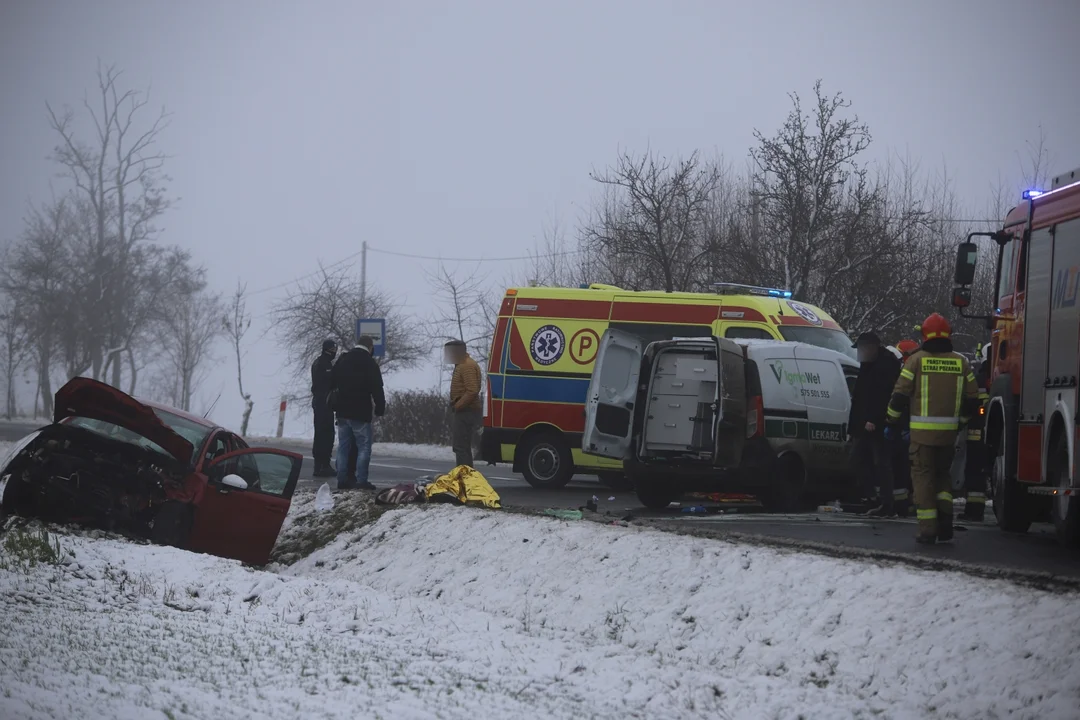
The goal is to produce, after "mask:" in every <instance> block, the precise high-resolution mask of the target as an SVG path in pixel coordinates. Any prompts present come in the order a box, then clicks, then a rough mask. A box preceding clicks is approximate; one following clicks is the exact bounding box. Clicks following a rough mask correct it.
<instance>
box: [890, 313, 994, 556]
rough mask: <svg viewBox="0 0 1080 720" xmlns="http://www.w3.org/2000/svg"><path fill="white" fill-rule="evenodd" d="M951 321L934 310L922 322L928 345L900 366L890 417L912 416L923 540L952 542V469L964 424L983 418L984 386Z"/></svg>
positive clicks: (913, 464)
mask: <svg viewBox="0 0 1080 720" xmlns="http://www.w3.org/2000/svg"><path fill="white" fill-rule="evenodd" d="M951 335H952V327H951V326H950V325H949V321H948V320H946V319H945V318H943V317H942V316H941V315H939V314H937V313H934V314H933V315H931V316H930V317H928V318H926V320H925V321H924V322H923V324H922V336H923V344H922V348H921V349H920V350H919V351H918V352H916V353H913V354H912V355H911V357H909V358H908V360H907V362H906V363H905V364H904V369H903V370H902V371H900V378H899V379H898V380H897V381H896V387H895V388H893V395H892V400H891V401H890V402H889V410H888V422H889V424H890V425H893V428H892V431H893V432H896V425H898V424H899V422H900V420H901V418H903V417H904V415H905V414H910V417H911V447H910V450H909V456H910V458H911V479H912V482H913V484H914V485H915V506H916V516H917V517H918V520H919V533H918V535H917V536H916V540H917V541H918V542H919V543H922V544H926V545H933V544H934V543H935V542H949V541H951V540H952V536H953V524H952V519H953V508H952V501H953V496H952V479H951V477H950V474H949V469H950V467H951V466H952V461H953V454H954V453H955V451H956V450H955V447H956V438H957V434H958V433H959V432H960V426H961V425H963V424H967V422H968V420H969V419H970V418H973V417H974V418H975V419H976V422H978V420H979V418H980V416H979V415H978V410H979V388H978V385H976V383H975V373H974V372H973V371H972V369H971V365H970V364H969V363H968V361H967V359H966V358H964V357H963V356H962V355H960V354H958V353H955V352H953V345H952V340H951V339H950V336H951Z"/></svg>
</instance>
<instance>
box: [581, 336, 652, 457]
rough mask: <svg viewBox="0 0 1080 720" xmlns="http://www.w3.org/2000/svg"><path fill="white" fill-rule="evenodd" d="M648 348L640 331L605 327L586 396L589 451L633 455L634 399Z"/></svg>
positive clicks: (586, 448) (584, 448)
mask: <svg viewBox="0 0 1080 720" xmlns="http://www.w3.org/2000/svg"><path fill="white" fill-rule="evenodd" d="M644 351H645V344H644V341H643V340H642V339H641V338H639V337H638V336H637V335H634V334H632V333H628V332H625V331H622V330H612V329H610V328H609V329H608V330H605V331H604V335H603V337H601V338H600V348H599V349H598V350H597V352H596V363H595V365H594V366H593V372H592V378H591V379H590V380H589V392H588V395H586V396H585V432H584V434H583V435H582V437H581V449H582V451H584V452H585V453H588V454H589V455H599V456H600V457H606V458H612V459H614V460H629V459H630V454H631V453H630V439H631V437H632V435H633V430H634V403H635V402H636V401H637V391H638V376H639V375H640V373H641V359H642V355H643V353H644Z"/></svg>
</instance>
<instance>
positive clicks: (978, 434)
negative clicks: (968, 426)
mask: <svg viewBox="0 0 1080 720" xmlns="http://www.w3.org/2000/svg"><path fill="white" fill-rule="evenodd" d="M967 439H968V441H969V442H978V441H979V440H982V430H968V432H967Z"/></svg>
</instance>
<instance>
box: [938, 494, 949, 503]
mask: <svg viewBox="0 0 1080 720" xmlns="http://www.w3.org/2000/svg"><path fill="white" fill-rule="evenodd" d="M937 499H938V500H940V501H941V502H952V493H951V492H939V493H938V494H937Z"/></svg>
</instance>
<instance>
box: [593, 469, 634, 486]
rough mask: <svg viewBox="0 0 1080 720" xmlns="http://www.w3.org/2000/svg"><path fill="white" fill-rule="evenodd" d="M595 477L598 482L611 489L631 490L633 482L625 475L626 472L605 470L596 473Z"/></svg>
mask: <svg viewBox="0 0 1080 720" xmlns="http://www.w3.org/2000/svg"><path fill="white" fill-rule="evenodd" d="M596 477H597V478H598V479H599V480H600V482H601V483H602V484H604V485H606V486H608V487H609V488H611V489H612V490H633V489H634V483H633V482H631V481H630V478H628V477H626V473H621V472H612V471H610V470H605V471H602V472H598V473H596Z"/></svg>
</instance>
